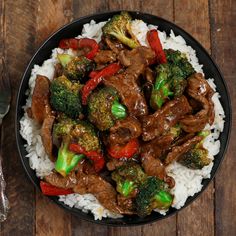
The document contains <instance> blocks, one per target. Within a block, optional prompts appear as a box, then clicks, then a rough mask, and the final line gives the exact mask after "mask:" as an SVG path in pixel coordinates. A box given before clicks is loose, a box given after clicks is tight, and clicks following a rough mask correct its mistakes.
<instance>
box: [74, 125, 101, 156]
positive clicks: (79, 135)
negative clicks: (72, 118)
mask: <svg viewBox="0 0 236 236" xmlns="http://www.w3.org/2000/svg"><path fill="white" fill-rule="evenodd" d="M71 136H72V139H73V141H74V142H75V143H78V144H79V145H80V146H81V147H82V148H84V149H85V151H86V152H89V151H98V152H100V151H101V145H100V142H99V138H98V135H97V134H96V132H95V129H94V127H93V125H92V124H90V123H89V122H86V121H79V122H78V123H77V124H76V125H75V126H74V128H73V130H72V131H71Z"/></svg>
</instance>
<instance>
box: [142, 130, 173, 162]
mask: <svg viewBox="0 0 236 236" xmlns="http://www.w3.org/2000/svg"><path fill="white" fill-rule="evenodd" d="M173 141H174V137H173V135H171V134H167V135H163V136H161V137H157V138H155V139H153V140H151V141H150V142H144V143H142V145H141V155H142V156H147V155H151V156H153V157H154V158H161V156H162V155H164V154H165V152H166V151H167V150H168V149H169V148H170V146H171V143H172V142H173Z"/></svg>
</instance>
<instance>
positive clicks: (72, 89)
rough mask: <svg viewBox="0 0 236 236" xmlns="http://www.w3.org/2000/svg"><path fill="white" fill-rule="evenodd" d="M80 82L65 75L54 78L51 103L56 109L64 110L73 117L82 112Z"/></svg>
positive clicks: (51, 87)
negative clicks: (72, 80)
mask: <svg viewBox="0 0 236 236" xmlns="http://www.w3.org/2000/svg"><path fill="white" fill-rule="evenodd" d="M81 87H82V86H81V84H80V83H72V82H71V81H70V80H68V79H67V78H66V77H65V76H60V77H58V78H56V79H54V80H53V81H52V82H51V85H50V93H51V96H50V103H51V105H52V107H53V109H54V110H56V111H59V112H63V113H65V114H66V115H67V116H69V117H71V118H76V117H78V116H79V114H81V113H82V105H81V100H80V95H79V90H80V89H81Z"/></svg>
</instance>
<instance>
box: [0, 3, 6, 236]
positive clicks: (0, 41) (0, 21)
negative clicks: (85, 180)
mask: <svg viewBox="0 0 236 236" xmlns="http://www.w3.org/2000/svg"><path fill="white" fill-rule="evenodd" d="M5 33H6V32H5V2H4V1H2V2H1V3H0V58H3V56H4V54H5ZM0 68H2V60H0ZM0 79H1V78H0ZM0 132H1V130H0ZM0 139H1V133H0ZM0 143H1V140H0ZM0 152H1V149H0ZM1 161H2V160H1ZM1 164H3V163H1ZM4 167H5V166H2V168H4ZM3 173H5V170H3ZM0 236H2V225H1V224H0Z"/></svg>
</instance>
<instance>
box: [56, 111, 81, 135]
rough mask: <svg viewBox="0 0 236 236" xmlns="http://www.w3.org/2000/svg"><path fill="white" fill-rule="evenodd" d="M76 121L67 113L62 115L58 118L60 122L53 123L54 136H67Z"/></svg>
mask: <svg viewBox="0 0 236 236" xmlns="http://www.w3.org/2000/svg"><path fill="white" fill-rule="evenodd" d="M76 123H77V122H76V121H75V120H72V119H70V118H69V117H66V116H65V115H61V116H60V118H59V119H58V123H54V125H53V137H55V138H62V137H65V136H67V135H68V134H69V133H70V132H71V130H72V129H73V127H74V125H76Z"/></svg>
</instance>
